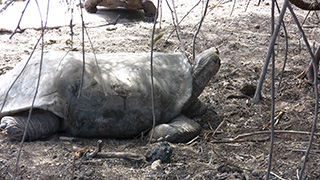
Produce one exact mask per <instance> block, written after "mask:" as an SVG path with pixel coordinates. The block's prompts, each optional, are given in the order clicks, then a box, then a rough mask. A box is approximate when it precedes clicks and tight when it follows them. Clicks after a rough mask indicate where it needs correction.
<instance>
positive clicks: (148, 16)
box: [142, 0, 157, 22]
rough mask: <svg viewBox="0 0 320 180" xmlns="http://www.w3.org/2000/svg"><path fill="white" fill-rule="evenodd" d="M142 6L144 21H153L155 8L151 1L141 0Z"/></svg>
mask: <svg viewBox="0 0 320 180" xmlns="http://www.w3.org/2000/svg"><path fill="white" fill-rule="evenodd" d="M142 7H143V10H144V14H145V21H146V22H152V21H154V18H157V17H155V15H156V13H157V8H156V7H155V6H154V4H153V2H152V1H148V0H147V1H143V2H142Z"/></svg>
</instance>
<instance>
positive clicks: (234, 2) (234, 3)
mask: <svg viewBox="0 0 320 180" xmlns="http://www.w3.org/2000/svg"><path fill="white" fill-rule="evenodd" d="M235 6H236V0H234V1H233V5H232V9H231V13H230V16H232V13H233V11H234V7H235Z"/></svg>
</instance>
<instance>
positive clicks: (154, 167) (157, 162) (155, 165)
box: [151, 159, 162, 171]
mask: <svg viewBox="0 0 320 180" xmlns="http://www.w3.org/2000/svg"><path fill="white" fill-rule="evenodd" d="M151 169H152V170H155V171H161V170H162V165H161V160H160V159H158V160H155V161H154V162H153V163H152V164H151Z"/></svg>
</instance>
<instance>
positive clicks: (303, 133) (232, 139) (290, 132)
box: [211, 130, 320, 143]
mask: <svg viewBox="0 0 320 180" xmlns="http://www.w3.org/2000/svg"><path fill="white" fill-rule="evenodd" d="M270 133H271V132H270V131H257V132H250V133H243V134H239V135H237V136H236V137H235V138H226V139H219V140H212V141H211V142H212V143H234V142H239V140H240V139H243V138H246V137H250V136H255V135H261V134H270ZM274 133H276V134H300V135H310V134H311V133H310V132H307V131H294V130H274ZM315 135H317V136H320V133H315Z"/></svg>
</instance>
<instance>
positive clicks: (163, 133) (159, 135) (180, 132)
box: [149, 115, 201, 143]
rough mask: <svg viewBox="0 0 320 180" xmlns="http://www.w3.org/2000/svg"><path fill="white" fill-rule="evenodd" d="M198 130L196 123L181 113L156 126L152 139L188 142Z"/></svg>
mask: <svg viewBox="0 0 320 180" xmlns="http://www.w3.org/2000/svg"><path fill="white" fill-rule="evenodd" d="M200 131H201V127H200V125H199V124H198V123H196V122H195V121H193V120H192V119H189V118H187V117H186V116H183V115H181V116H178V117H176V118H175V119H173V120H172V121H171V122H170V123H168V124H160V125H158V126H156V127H155V129H154V134H153V136H152V141H153V142H155V141H168V142H173V143H180V142H181V143H182V142H188V141H190V140H192V139H193V138H194V137H196V136H197V135H198V134H199V133H200ZM149 135H150V133H149Z"/></svg>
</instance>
